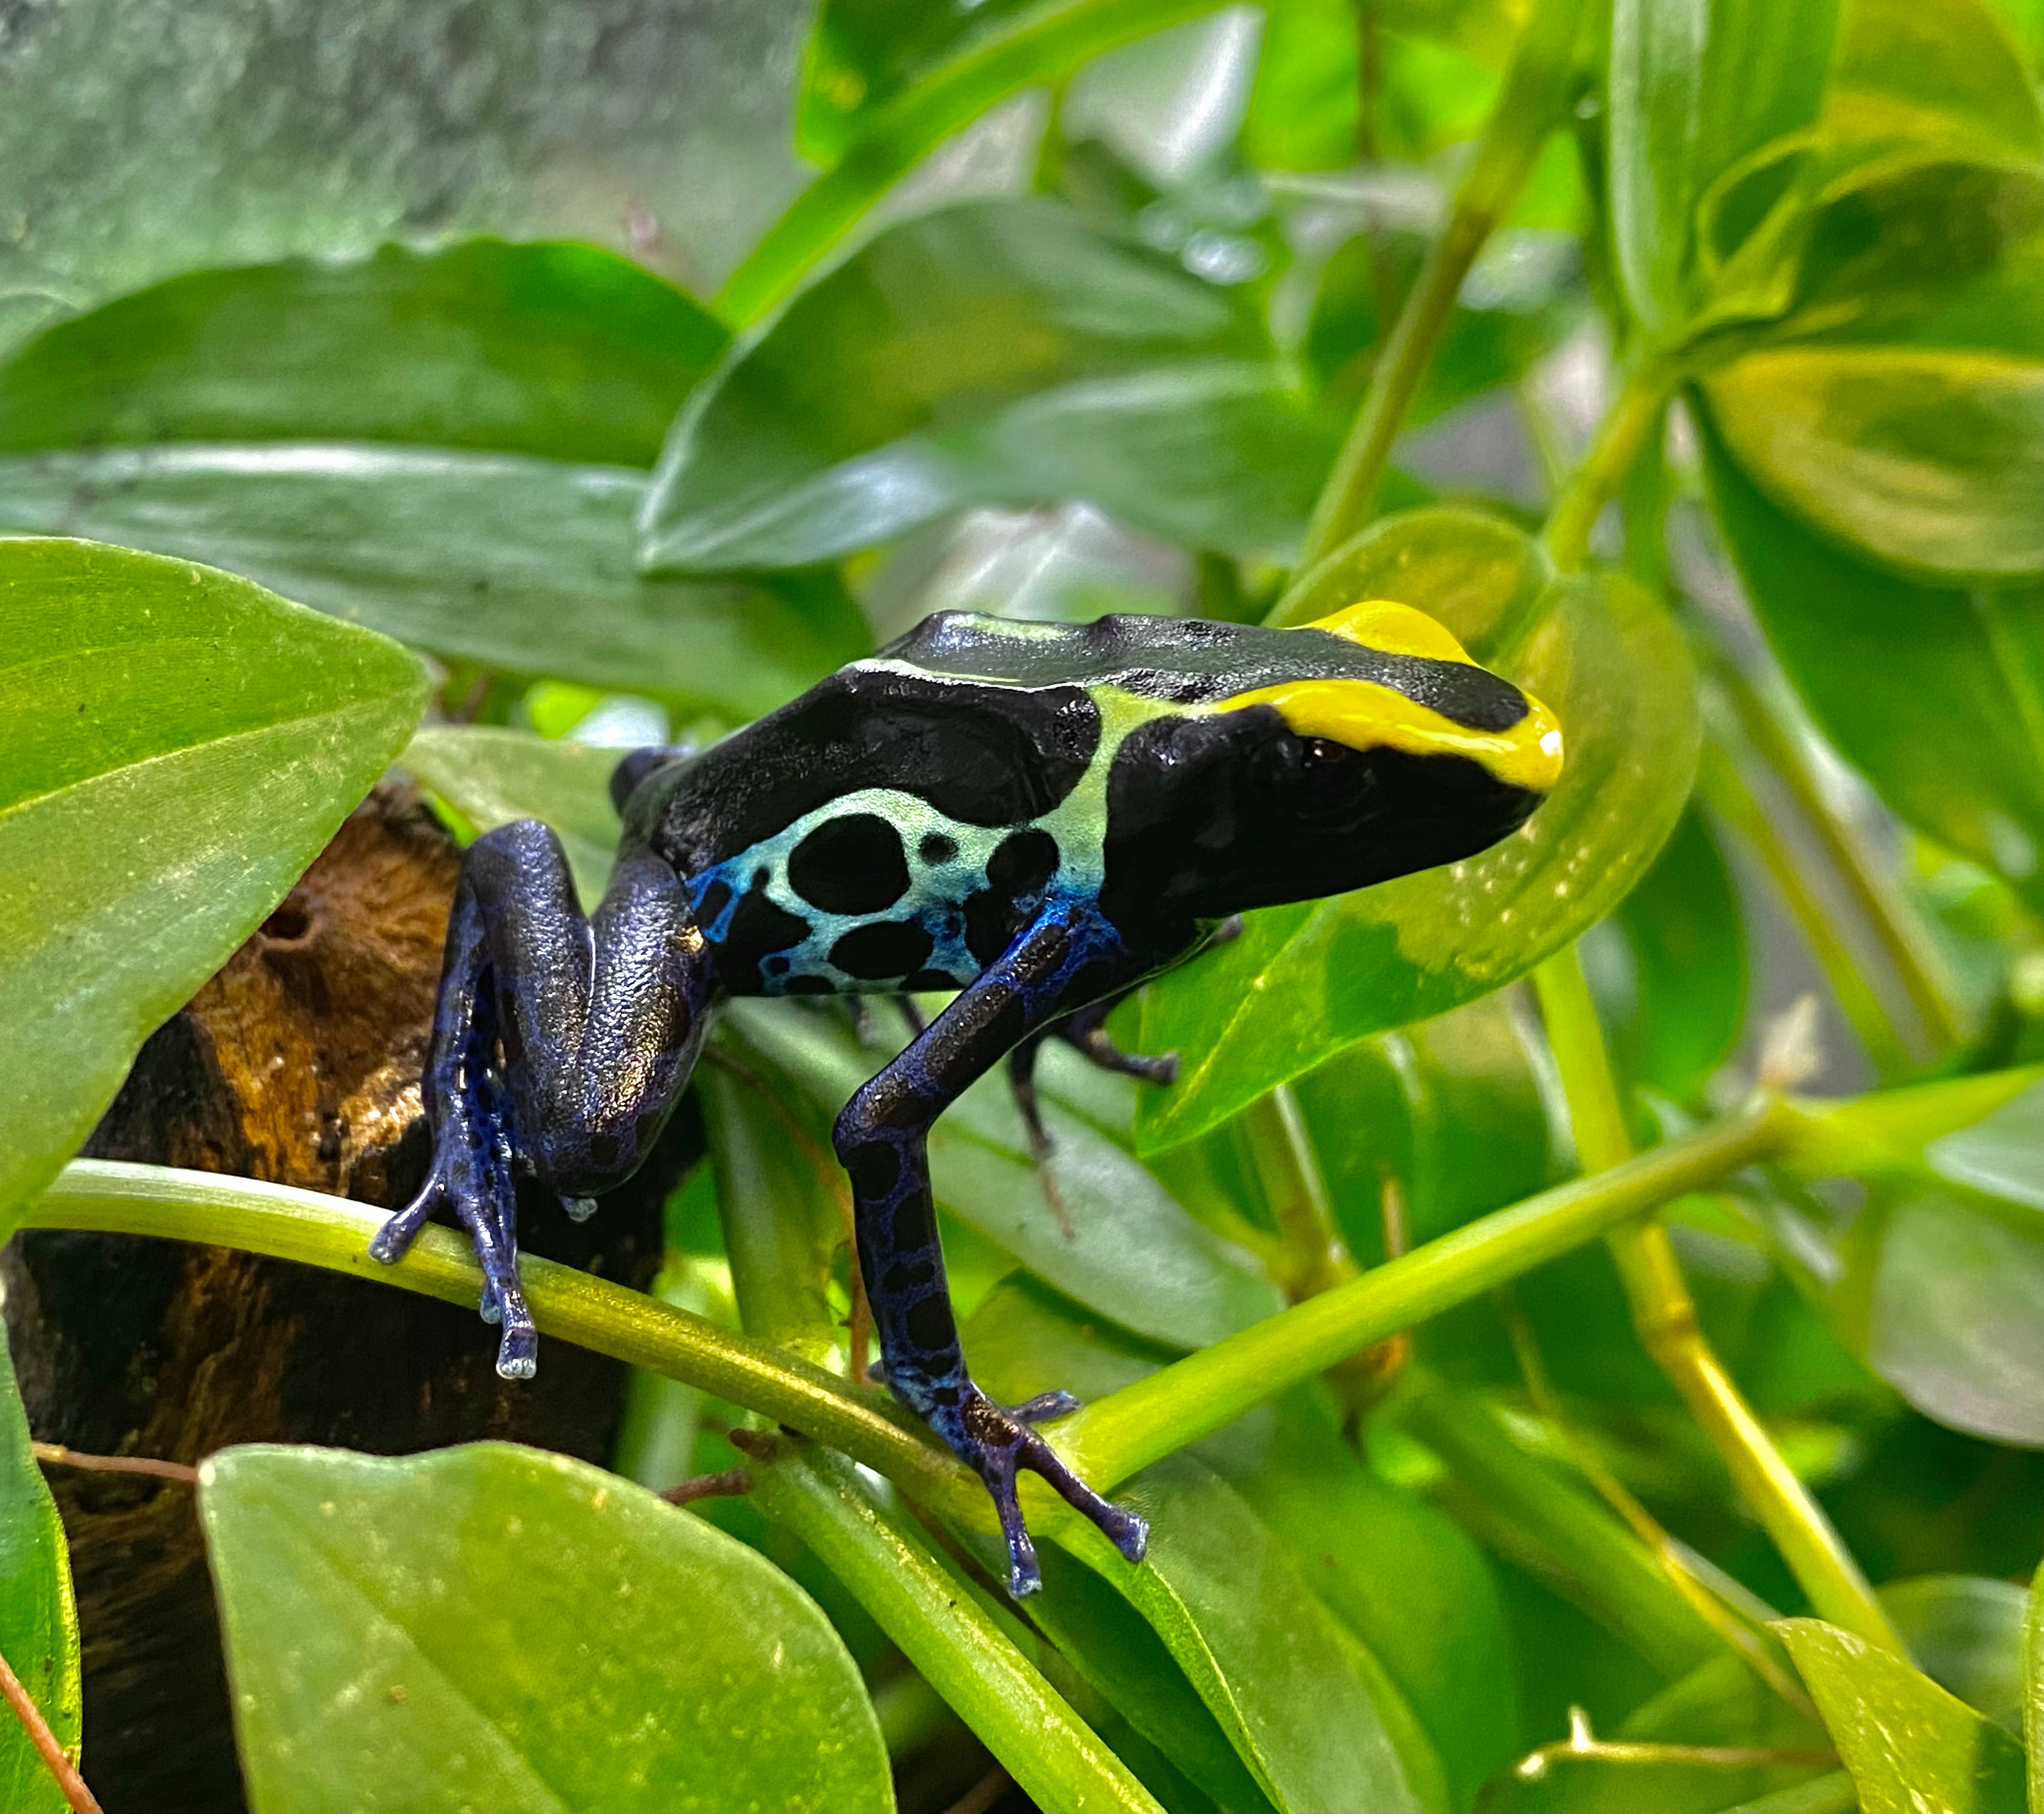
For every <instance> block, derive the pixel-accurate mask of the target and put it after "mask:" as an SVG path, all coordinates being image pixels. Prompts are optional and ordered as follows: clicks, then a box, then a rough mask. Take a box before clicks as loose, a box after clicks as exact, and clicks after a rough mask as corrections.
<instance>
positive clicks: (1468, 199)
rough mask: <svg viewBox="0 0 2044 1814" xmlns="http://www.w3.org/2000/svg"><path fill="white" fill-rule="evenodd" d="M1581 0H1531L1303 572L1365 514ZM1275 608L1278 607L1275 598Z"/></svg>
mask: <svg viewBox="0 0 2044 1814" xmlns="http://www.w3.org/2000/svg"><path fill="white" fill-rule="evenodd" d="M1582 12H1583V0H1536V3H1535V6H1534V10H1533V13H1532V17H1531V18H1529V19H1528V20H1527V21H1526V24H1525V25H1524V26H1523V29H1521V30H1520V34H1519V40H1518V42H1517V43H1516V44H1514V45H1513V47H1512V62H1511V65H1510V67H1508V69H1507V70H1506V71H1505V75H1504V87H1503V89H1502V90H1501V91H1500V94H1499V95H1498V98H1497V105H1496V107H1494V108H1493V110H1492V111H1491V116H1490V119H1489V123H1488V124H1487V125H1485V128H1484V130H1483V136H1482V137H1481V139H1479V140H1477V149H1476V156H1475V157H1474V159H1473V160H1472V161H1471V163H1470V167H1469V171H1468V173H1467V175H1465V176H1464V177H1463V179H1462V183H1461V186H1459V187H1458V189H1457V190H1456V192H1455V199H1454V207H1453V209H1452V210H1451V212H1450V214H1449V216H1448V223H1447V226H1446V227H1445V228H1444V229H1443V230H1442V233H1441V236H1440V238H1439V240H1436V241H1435V244H1434V247H1433V249H1432V250H1431V252H1429V253H1428V254H1427V262H1426V263H1425V264H1424V266H1423V267H1421V269H1420V275H1419V277H1418V279H1416V281H1415V282H1414V283H1413V286H1412V290H1411V291H1410V293H1409V294H1408V295H1407V296H1406V298H1405V306H1404V308H1403V309H1400V311H1399V313H1398V319H1397V322H1396V323H1395V324H1394V325H1393V327H1392V329H1391V332H1390V335H1389V338H1387V339H1386V340H1385V344H1384V352H1383V354H1382V356H1381V357H1380V358H1379V359H1378V360H1377V366H1376V369H1375V370H1374V371H1373V372H1372V373H1371V374H1370V388H1369V390H1366V392H1365V393H1364V394H1363V399H1362V405H1361V406H1360V407H1359V408H1358V409H1357V411H1356V415H1355V421H1354V423H1353V424H1351V425H1350V429H1349V432H1348V438H1347V440H1345V441H1343V444H1342V449H1341V452H1340V454H1339V455H1338V456H1337V458H1336V459H1335V465H1334V470H1333V471H1331V473H1329V474H1328V475H1327V483H1326V485H1325V486H1323V487H1322V489H1321V491H1320V498H1319V501H1318V502H1316V504H1315V505H1314V506H1313V515H1312V521H1311V522H1310V523H1309V524H1308V525H1307V528H1306V539H1305V542H1304V546H1303V547H1302V548H1301V550H1300V553H1299V571H1300V573H1301V575H1304V573H1305V572H1306V571H1308V570H1309V569H1310V568H1311V567H1312V566H1313V565H1314V564H1315V563H1316V562H1318V561H1320V560H1323V559H1325V558H1326V557H1327V555H1330V554H1331V553H1333V552H1334V551H1335V549H1336V548H1339V546H1340V545H1341V544H1343V542H1345V541H1347V540H1348V538H1349V537H1350V536H1352V535H1354V533H1355V532H1356V531H1357V530H1358V529H1359V528H1362V526H1363V525H1364V524H1365V523H1366V522H1367V521H1369V520H1370V510H1371V507H1372V505H1374V502H1375V500H1376V496H1377V486H1378V484H1379V482H1381V480H1382V478H1383V477H1384V469H1385V467H1386V466H1387V465H1388V464H1389V463H1390V459H1391V448H1392V444H1393V442H1395V441H1396V440H1397V438H1398V432H1399V430H1400V429H1401V428H1403V427H1404V423H1405V416H1406V412H1407V411H1408V409H1410V408H1411V407H1412V399H1413V398H1414V397H1415V396H1416V394H1418V392H1419V389H1420V380H1421V379H1423V378H1424V377H1425V375H1426V372H1427V366H1428V364H1429V363H1431V361H1432V359H1433V356H1434V349H1435V347H1437V346H1438V345H1439V344H1440V338H1441V335H1442V333H1443V332H1444V331H1445V330H1446V329H1447V325H1448V321H1449V318H1450V316H1451V315H1453V313H1454V306H1455V298H1456V297H1457V296H1458V294H1460V293H1461V290H1462V279H1464V278H1466V276H1468V275H1469V271H1470V266H1471V265H1472V264H1473V263H1475V262H1476V256H1477V253H1478V252H1481V251H1482V249H1483V247H1484V244H1485V241H1486V240H1489V237H1490V236H1491V234H1492V233H1493V231H1495V229H1496V226H1497V224H1498V222H1499V221H1501V220H1502V219H1503V218H1504V215H1505V213H1506V212H1507V210H1508V209H1510V207H1511V206H1512V202H1513V201H1514V200H1515V199H1516V198H1517V196H1518V194H1519V191H1520V188H1521V187H1522V186H1523V185H1524V183H1525V181H1526V178H1527V173H1528V172H1529V171H1531V169H1532V167H1533V162H1534V159H1535V158H1536V157H1538V156H1539V152H1540V147H1541V146H1542V144H1544V143H1545V142H1546V137H1547V135H1548V133H1550V131H1552V130H1553V129H1554V127H1555V126H1556V125H1558V124H1559V123H1560V121H1561V119H1562V113H1563V110H1564V109H1565V107H1566V104H1567V98H1568V88H1569V76H1570V74H1571V71H1572V70H1573V54H1574V50H1575V43H1576V33H1577V25H1578V24H1579V22H1580V21H1581V17H1582ZM1280 609H1282V606H1280Z"/></svg>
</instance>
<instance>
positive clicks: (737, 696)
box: [0, 443, 870, 718]
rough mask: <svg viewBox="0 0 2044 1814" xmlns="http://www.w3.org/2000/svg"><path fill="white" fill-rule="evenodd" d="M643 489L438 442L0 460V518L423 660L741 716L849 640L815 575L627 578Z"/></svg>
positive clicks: (802, 680)
mask: <svg viewBox="0 0 2044 1814" xmlns="http://www.w3.org/2000/svg"><path fill="white" fill-rule="evenodd" d="M644 488H645V481H644V478H643V476H642V475H640V474H638V473H636V472H631V471H625V470H624V469H623V468H621V467H596V466H578V465H573V464H571V463H568V462H566V461H562V460H547V459H529V458H526V457H524V456H522V455H510V454H484V453H463V452H455V451H448V450H444V449H430V448H398V447H383V448H375V447H356V446H338V445H335V444H328V443H318V444H305V445H298V444H283V443H271V444H255V445H244V446H235V447H207V446H192V447H176V446H172V447H167V448H155V449H138V450H133V451H125V450H121V451H113V452H106V453H98V454H94V453H56V454H42V455H15V456H13V458H11V459H0V525H5V526H6V527H9V528H15V529H25V530H34V531H43V530H51V529H56V528H63V529H65V530H67V531H77V532H83V533H86V534H90V535H94V536H102V537H106V538H108V539H110V540H117V541H122V542H132V543H140V544H143V545H144V546H146V547H148V548H152V549H154V550H156V552H159V553H163V554H171V555H183V556H184V557H186V559H194V560H205V561H207V562H209V563H217V564H218V565H221V566H223V567H229V568H230V569H232V571H236V572H243V573H247V574H249V575H252V576H253V577H254V578H256V579H258V580H259V581H260V582H262V583H263V584H264V585H267V586H271V587H274V588H275V590H278V591H280V592H282V593H284V594H286V595H287V596H289V597H290V598H297V599H300V600H302V601H304V602H305V603H306V604H308V605H313V606H314V607H316V608H317V609H320V610H323V611H328V612H331V613H332V614H333V615H335V616H336V617H345V618H348V619H351V620H352V621H355V622H358V623H363V624H367V625H369V626H370V627H371V628H375V629H378V630H382V631H384V632H386V633H387V634H389V635H391V636H397V637H398V638H400V639H401V640H404V641H405V642H408V643H411V644H414V645H416V646H417V647H418V648H425V649H429V650H431V651H433V652H434V653H435V654H436V655H448V656H454V657H458V658H459V659H464V660H467V661H473V662H476V663H479V664H481V665H482V666H483V667H489V668H493V669H497V670H500V671H505V672H508V673H512V674H542V675H547V676H550V677H551V678H556V679H561V680H579V681H585V682H588V683H589V684H590V685H591V686H606V687H616V688H618V689H621V690H625V691H629V692H636V693H651V694H659V695H661V696H663V697H665V698H672V699H674V700H677V701H682V702H683V703H685V704H686V705H690V706H694V707H697V708H707V709H713V710H717V711H721V712H726V713H730V714H732V716H734V717H741V718H749V717H755V716H756V715H757V714H759V713H762V712H766V711H770V710H771V709H773V708H774V706H776V705H780V704H781V703H782V702H783V701H785V700H786V699H787V698H789V697H790V695H791V694H795V693H797V692H799V691H800V690H801V689H802V688H803V687H805V686H809V684H810V683H811V682H813V681H815V680H816V679H818V678H820V677H821V676H822V675H824V674H827V673H828V672H829V671H831V670H832V668H835V667H838V666H839V665H840V664H841V663H843V662H845V661H847V660H850V659H853V658H854V657H855V656H857V655H860V654H863V652H865V651H866V648H868V647H869V646H870V644H869V641H868V639H867V636H866V631H865V628H864V626H863V624H862V623H861V621H860V620H859V614H858V612H857V610H856V609H855V606H854V605H852V603H851V601H850V599H849V598H847V597H846V596H845V594H844V593H843V589H842V587H841V586H839V585H837V583H836V581H835V580H834V579H833V580H831V581H828V582H816V583H814V584H811V585H809V586H805V587H802V588H800V589H795V590H784V591H777V590H767V589H763V588H762V587H760V586H756V585H753V584H750V583H741V582H715V583H704V582H695V583H689V584H676V583H672V582H666V583H663V582H654V581H648V580H645V579H642V578H640V577H639V575H637V574H636V572H635V571H633V567H632V518H633V515H634V513H635V512H636V510H637V509H638V507H639V503H640V498H641V497H642V496H643V495H644Z"/></svg>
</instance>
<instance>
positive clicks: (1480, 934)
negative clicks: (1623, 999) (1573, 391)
mask: <svg viewBox="0 0 2044 1814" xmlns="http://www.w3.org/2000/svg"><path fill="white" fill-rule="evenodd" d="M1407 602H1408V603H1412V604H1416V605H1420V607H1421V608H1422V609H1427V608H1429V605H1430V601H1428V600H1427V598H1423V597H1417V596H1409V595H1408V598H1407ZM1450 628H1457V629H1458V630H1459V628H1461V626H1460V625H1455V624H1454V623H1453V622H1452V621H1451V622H1450ZM1508 671H1509V672H1510V674H1511V676H1512V678H1513V679H1515V680H1516V681H1518V682H1521V683H1522V684H1523V685H1524V686H1527V688H1528V689H1529V690H1531V691H1532V692H1533V693H1534V694H1536V695H1537V696H1539V698H1542V699H1543V700H1544V701H1546V704H1547V705H1549V706H1550V707H1551V708H1552V709H1554V712H1555V713H1556V714H1557V715H1558V717H1559V718H1560V720H1561V722H1562V729H1563V732H1564V734H1565V736H1566V738H1567V740H1568V762H1567V766H1566V768H1565V769H1564V771H1563V772H1562V779H1561V781H1560V782H1559V784H1558V786H1557V787H1556V789H1555V790H1554V794H1553V795H1552V796H1551V797H1550V798H1549V799H1548V800H1547V801H1546V803H1545V804H1544V805H1543V806H1542V807H1541V808H1540V809H1539V811H1538V812H1537V813H1535V815H1534V816H1533V817H1532V818H1531V820H1530V821H1527V824H1526V825H1525V826H1524V828H1523V829H1521V830H1520V832H1517V833H1516V834H1515V835H1514V836H1512V837H1510V838H1508V839H1507V840H1504V843H1503V844H1500V845H1498V846H1497V847H1495V848H1493V849H1492V850H1490V851H1486V852H1485V853H1484V854H1483V855H1480V856H1477V857H1473V858H1471V859H1469V860H1468V861H1466V862H1464V863H1455V864H1453V865H1451V866H1450V867H1447V868H1444V869H1439V870H1432V871H1430V872H1427V873H1425V874H1420V875H1415V876H1408V877H1405V878H1402V879H1400V880H1399V881H1397V882H1386V883H1384V884H1382V885H1381V886H1378V887H1376V888H1373V889H1366V890H1362V891H1361V892H1359V893H1357V894H1347V895H1342V896H1339V897H1336V898H1335V899H1333V900H1331V901H1320V902H1317V903H1308V904H1302V905H1298V906H1293V907H1278V908H1272V909H1266V910H1264V911H1262V912H1259V913H1252V914H1251V915H1249V916H1248V918H1247V927H1246V928H1245V930H1244V932H1243V936H1241V937H1240V938H1239V939H1237V940H1235V942H1234V943H1233V944H1229V945H1227V946H1225V947H1223V948H1222V949H1220V950H1219V951H1213V952H1210V953H1208V954H1207V955H1204V956H1203V957H1201V958H1200V959H1197V960H1196V961H1195V962H1194V963H1191V964H1189V965H1186V966H1185V967H1182V968H1181V969H1180V970H1177V971H1175V972H1174V973H1172V974H1170V975H1168V976H1166V977H1165V978H1162V979H1161V980H1160V981H1158V982H1156V983H1154V984H1152V985H1151V987H1150V988H1149V990H1147V992H1146V993H1145V996H1144V1001H1143V1046H1144V1047H1145V1049H1146V1050H1148V1051H1178V1053H1179V1054H1180V1059H1181V1072H1180V1078H1181V1081H1180V1082H1178V1084H1177V1085H1176V1086H1174V1087H1173V1088H1172V1089H1171V1090H1169V1091H1167V1092H1165V1093H1161V1094H1159V1095H1158V1096H1154V1097H1149V1098H1147V1100H1145V1101H1143V1104H1142V1107H1141V1113H1140V1118H1139V1122H1138V1132H1139V1140H1140V1142H1141V1143H1142V1145H1143V1147H1145V1148H1146V1149H1151V1150H1155V1149H1157V1148H1161V1147H1168V1146H1171V1145H1174V1144H1176V1143H1178V1142H1179V1141H1181V1140H1189V1139H1190V1138H1191V1137H1193V1136H1194V1135H1197V1134H1198V1133H1201V1132H1203V1131H1204V1130H1205V1129H1206V1128H1209V1127H1212V1126H1213V1125H1214V1124H1216V1123H1217V1122H1219V1121H1221V1120H1224V1119H1225V1118H1226V1117H1227V1116H1229V1115H1231V1114H1233V1113H1235V1111H1237V1110H1238V1109H1241V1108H1242V1107H1243V1106H1244V1105H1246V1104H1247V1103H1248V1102H1250V1101H1253V1100H1254V1098H1255V1097H1258V1096H1259V1095H1261V1094H1262V1093H1264V1092H1265V1091H1266V1090H1269V1089H1270V1088H1271V1087H1272V1086H1274V1085H1275V1084H1278V1083H1282V1082H1285V1081H1286V1080H1287V1079H1288V1078H1293V1077H1296V1076H1298V1075H1299V1074H1301V1073H1302V1072H1304V1071H1305V1070H1310V1069H1311V1068H1312V1066H1315V1065H1316V1064H1318V1063H1321V1062H1323V1061H1324V1060H1325V1059H1327V1058H1328V1057H1331V1055H1333V1054H1334V1053H1335V1052H1337V1051H1340V1050H1342V1049H1343V1047H1346V1046H1348V1045H1351V1044H1353V1043H1354V1042H1355V1041H1356V1040H1360V1039H1362V1038H1364V1037H1366V1036H1368V1035H1370V1034H1371V1033H1374V1032H1380V1031H1381V1030H1383V1029H1384V1028H1388V1027H1396V1026H1400V1025H1403V1024H1406V1023H1408V1022H1409V1021H1412V1020H1421V1019H1423V1018H1426V1017H1428V1016H1431V1015H1435V1014H1439V1013H1444V1012H1446V1011H1447V1009H1450V1008H1452V1007H1454V1006H1455V1005H1458V1003H1461V1002H1463V1001H1472V1000H1473V999H1475V998H1476V997H1478V996H1480V995H1483V994H1485V993H1489V991H1490V990H1493V989H1496V988H1498V987H1500V986H1502V985H1504V984H1505V983H1507V982H1511V981H1512V979H1513V978H1516V977H1518V976H1520V975H1523V974H1524V973H1525V972H1526V971H1527V970H1530V969H1531V967H1533V966H1534V965H1535V963H1538V962H1539V960H1540V959H1542V958H1543V957H1545V956H1546V955H1547V954H1548V953H1549V952H1550V951H1554V950H1556V949H1558V947H1560V946H1561V945H1562V944H1566V942H1568V941H1569V940H1571V939H1573V938H1574V937H1576V936H1577V935H1578V934H1580V933H1581V932H1583V931H1585V929H1586V928H1589V926H1591V925H1593V924H1595V923H1596V921H1597V920H1600V919H1601V918H1602V917H1604V914H1605V913H1608V912H1609V911H1610V910H1611V909H1612V907H1614V906H1616V905H1617V904H1618V902H1619V901H1621V900H1622V899H1623V897H1624V896H1625V894H1626V893H1627V890H1629V889H1630V888H1631V886H1632V885H1633V883H1634V882H1636V881H1637V880H1638V879H1639V877H1640V876H1641V875H1642V874H1644V873H1645V872H1646V869H1647V867H1649V865H1650V863H1652V861H1653V859H1654V855H1655V854H1656V853H1657V852H1658V850H1659V848H1660V847H1661V844H1662V842H1663V840H1665V839H1666V836H1667V835H1668V833H1669V831H1670V830H1671V829H1672V828H1673V825H1674V823H1675V821H1676V819H1677V817H1678V816H1679V814H1680V813H1681V808H1682V805H1683V802H1684V801H1685V799H1686V797H1687V796H1688V794H1689V782H1690V778H1691V776H1692V772H1693V766H1694V763H1695V758H1696V740H1697V734H1698V733H1697V728H1696V717H1695V705H1694V699H1693V693H1692V683H1691V680H1690V677H1689V658H1688V655H1687V653H1686V651H1685V650H1684V648H1683V647H1682V644H1681V639H1680V636H1678V634H1677V632H1676V631H1675V630H1674V628H1673V626H1672V625H1670V624H1669V621H1668V619H1667V617H1666V613H1664V612H1663V611H1662V609H1661V608H1660V606H1659V605H1657V604H1656V603H1654V601H1652V600H1651V599H1650V598H1648V597H1647V596H1646V594H1644V593H1642V592H1641V591H1639V590H1637V589H1636V588H1635V587H1634V586H1632V585H1631V583H1630V582H1627V581H1626V580H1624V579H1622V578H1618V577H1617V576H1615V575H1601V574H1600V575H1581V576H1577V577H1573V578H1565V579H1562V580H1558V581H1556V582H1554V583H1553V586H1552V588H1551V591H1550V595H1549V609H1548V611H1547V613H1546V617H1545V621H1544V622H1543V625H1542V626H1541V628H1539V631H1538V632H1537V633H1536V634H1535V636H1533V638H1532V639H1531V641H1530V642H1529V643H1528V644H1527V648H1526V650H1525V653H1524V654H1523V656H1522V657H1520V658H1518V659H1516V660H1514V661H1513V662H1512V663H1511V664H1510V665H1509V669H1508Z"/></svg>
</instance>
